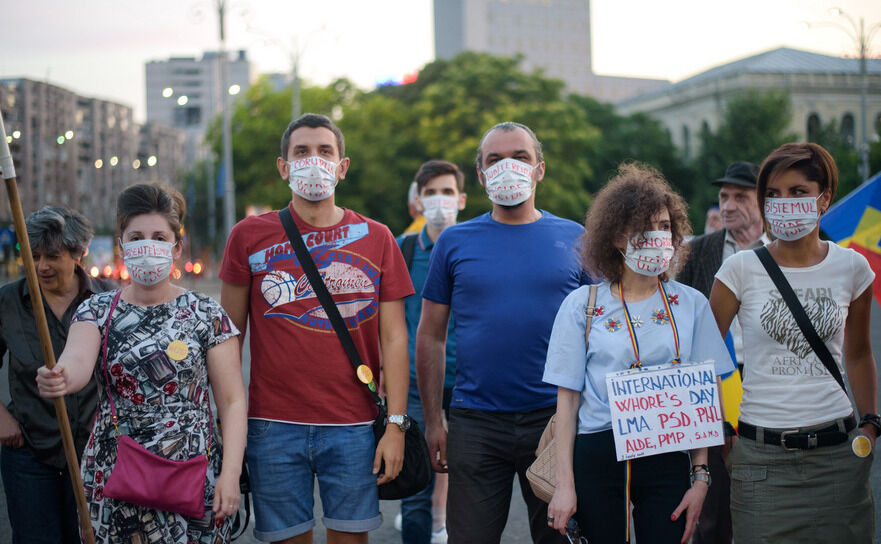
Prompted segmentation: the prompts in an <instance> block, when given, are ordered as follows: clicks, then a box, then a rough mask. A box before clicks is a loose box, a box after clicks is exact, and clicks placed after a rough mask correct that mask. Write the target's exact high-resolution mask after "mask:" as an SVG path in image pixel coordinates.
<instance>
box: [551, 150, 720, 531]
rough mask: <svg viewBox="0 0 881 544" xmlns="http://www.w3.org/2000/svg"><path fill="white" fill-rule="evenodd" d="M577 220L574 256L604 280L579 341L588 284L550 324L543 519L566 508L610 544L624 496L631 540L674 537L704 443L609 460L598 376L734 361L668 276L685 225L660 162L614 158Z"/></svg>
mask: <svg viewBox="0 0 881 544" xmlns="http://www.w3.org/2000/svg"><path fill="white" fill-rule="evenodd" d="M585 228H586V234H585V236H584V239H583V244H582V262H583V263H584V266H585V267H586V269H587V270H588V271H590V272H591V274H592V275H594V277H600V276H602V277H604V278H605V280H604V281H603V282H602V283H600V284H599V285H598V286H597V295H596V303H595V305H594V307H595V310H594V318H593V320H592V323H591V328H590V331H589V337H590V342H589V346H587V347H586V346H585V327H586V321H587V320H586V318H585V308H586V307H587V305H588V296H589V290H590V288H589V287H588V286H583V287H580V288H578V289H576V290H575V291H573V292H572V293H571V294H570V295H569V296H568V297H566V299H565V300H564V301H563V304H562V305H561V306H560V309H559V311H558V312H557V317H556V320H555V321H554V328H553V331H552V332H551V338H550V344H549V346H548V356H547V363H546V366H545V372H544V381H545V382H547V383H551V384H554V385H556V386H557V387H558V394H557V416H556V422H555V429H554V430H555V440H556V446H557V450H556V455H557V487H556V492H555V494H554V497H553V499H552V500H551V503H550V505H549V507H548V523H549V524H551V525H552V526H553V527H554V528H555V529H558V530H560V531H561V532H563V531H564V529H565V527H566V523H567V521H568V520H569V518H570V517H572V515H573V514H574V516H575V519H576V520H577V521H578V523H579V525H580V526H581V528H582V531H583V534H584V535H585V536H586V537H587V539H588V541H590V542H591V543H606V542H616V543H619V542H622V541H626V540H628V536H629V528H630V508H631V504H630V503H631V502H632V505H633V507H634V508H633V515H634V521H635V526H636V536H637V541H638V542H639V543H640V544H645V543H653V542H659V543H668V542H669V543H673V542H682V543H685V542H688V540H689V538H690V537H691V534H692V533H693V532H694V527H695V525H696V524H697V520H698V516H699V515H700V511H701V506H702V505H703V501H704V497H705V496H706V493H707V488H708V486H709V484H710V482H709V477H708V476H709V474H708V472H707V469H706V458H707V457H706V455H707V453H706V449H704V448H701V449H697V450H693V451H691V452H690V454H691V460H690V461H689V455H687V452H671V453H663V454H658V455H653V456H646V457H640V458H638V459H634V460H632V461H623V462H619V461H617V457H616V453H615V439H614V435H613V432H612V419H611V410H610V407H609V397H608V394H607V391H606V375H607V374H609V373H611V372H617V371H621V370H626V369H628V368H633V367H635V366H641V367H648V366H652V365H661V364H667V363H671V362H678V361H680V360H681V361H704V360H709V359H712V360H714V361H715V367H716V374H717V375H718V374H722V373H725V372H729V371H731V370H733V364H732V362H731V358H730V356H729V355H728V352H727V350H726V349H725V344H724V342H723V340H722V338H721V336H720V335H719V331H718V329H717V328H716V325H715V321H714V319H713V315H712V313H711V312H710V307H709V304H708V303H707V299H706V298H705V297H704V296H703V295H702V294H701V293H700V292H698V291H696V290H694V289H692V288H691V287H687V286H685V285H682V284H679V283H676V282H675V281H672V280H670V275H671V274H672V273H673V272H674V269H675V267H676V265H677V264H678V263H681V262H683V260H684V259H683V256H684V253H685V248H684V247H683V245H682V244H683V240H684V237H685V236H686V235H688V234H690V233H691V227H690V225H689V223H688V218H687V214H686V205H685V203H684V202H683V200H682V197H680V196H679V195H678V194H676V193H675V192H674V191H673V189H672V188H671V187H670V185H669V184H668V183H667V181H666V180H665V179H664V178H663V176H661V174H660V173H659V172H657V171H655V170H653V169H651V168H649V167H645V166H640V165H633V164H625V165H622V166H621V167H620V169H619V172H618V175H617V176H615V177H614V178H613V179H612V180H611V181H609V183H607V184H606V186H605V187H603V189H602V190H601V191H600V192H599V193H598V194H597V196H596V199H595V200H594V203H593V205H592V206H591V208H590V210H589V211H588V213H587V219H586V221H585ZM628 322H629V325H628ZM690 467H691V468H690ZM689 476H691V478H689ZM628 496H629V498H630V502H628ZM683 514H684V515H683Z"/></svg>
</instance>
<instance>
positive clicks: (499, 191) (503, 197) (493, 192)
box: [483, 159, 535, 206]
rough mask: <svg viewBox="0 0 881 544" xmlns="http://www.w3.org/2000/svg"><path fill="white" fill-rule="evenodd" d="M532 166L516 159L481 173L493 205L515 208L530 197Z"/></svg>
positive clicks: (500, 163) (493, 166)
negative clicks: (484, 178)
mask: <svg viewBox="0 0 881 544" xmlns="http://www.w3.org/2000/svg"><path fill="white" fill-rule="evenodd" d="M533 170H535V168H534V167H533V166H530V165H529V164H526V163H525V162H522V161H518V160H517V159H504V160H501V161H499V162H497V163H495V164H494V165H492V166H490V167H489V168H487V169H486V170H484V171H483V175H484V176H485V177H486V193H487V194H488V195H489V199H490V200H491V201H492V202H493V203H494V204H499V205H501V206H515V205H517V204H520V203H521V202H524V201H526V200H527V199H528V198H529V197H530V195H532V171H533Z"/></svg>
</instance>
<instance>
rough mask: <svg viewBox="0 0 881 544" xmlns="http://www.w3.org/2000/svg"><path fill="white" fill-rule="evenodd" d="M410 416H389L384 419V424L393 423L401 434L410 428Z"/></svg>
mask: <svg viewBox="0 0 881 544" xmlns="http://www.w3.org/2000/svg"><path fill="white" fill-rule="evenodd" d="M411 421H412V420H411V419H410V416H408V415H407V414H390V415H389V416H388V417H387V418H385V422H386V424H388V423H394V424H395V425H397V426H398V427H400V428H401V431H402V432H407V429H409V428H410V422H411Z"/></svg>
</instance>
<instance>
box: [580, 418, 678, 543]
mask: <svg viewBox="0 0 881 544" xmlns="http://www.w3.org/2000/svg"><path fill="white" fill-rule="evenodd" d="M689 463H690V461H689V458H688V455H686V454H684V453H681V452H673V453H664V454H660V455H652V456H649V457H641V458H639V459H634V460H632V461H631V462H630V467H631V468H630V473H631V478H630V480H631V483H630V500H631V502H632V504H633V521H634V524H635V525H636V542H637V544H679V541H680V540H681V539H682V534H683V533H684V532H685V517H686V516H685V514H683V515H682V516H680V517H679V520H677V521H671V520H670V515H671V514H673V511H674V510H675V509H676V507H677V506H678V505H679V503H680V502H681V501H682V496H683V495H685V492H686V491H687V490H688V488H689V480H688V471H689V469H690V467H689ZM626 467H627V463H626V461H621V462H619V461H617V459H616V457H615V440H614V437H613V436H612V431H604V432H600V433H593V434H579V435H578V436H576V438H575V467H574V469H575V493H576V494H577V496H578V504H577V510H576V511H575V519H576V520H577V521H578V524H579V525H580V526H581V532H582V534H583V535H584V536H586V537H587V540H588V542H590V544H610V543H615V544H620V543H622V542H625V541H626V535H627V508H629V505H627V504H626V492H627V489H626V484H625V482H626Z"/></svg>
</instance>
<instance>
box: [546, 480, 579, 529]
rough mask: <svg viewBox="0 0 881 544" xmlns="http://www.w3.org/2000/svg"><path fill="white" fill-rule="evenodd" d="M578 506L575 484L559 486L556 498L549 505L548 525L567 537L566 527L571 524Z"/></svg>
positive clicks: (555, 492) (555, 494)
mask: <svg viewBox="0 0 881 544" xmlns="http://www.w3.org/2000/svg"><path fill="white" fill-rule="evenodd" d="M576 504H577V497H576V495H575V487H574V484H572V483H570V484H569V485H557V489H556V490H555V491H554V496H553V498H552V499H551V502H550V504H548V525H549V526H551V527H553V528H554V529H556V530H558V531H560V534H561V535H563V536H566V525H567V524H568V523H569V518H571V517H572V515H573V514H575V507H576Z"/></svg>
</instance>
